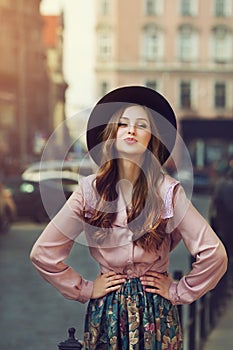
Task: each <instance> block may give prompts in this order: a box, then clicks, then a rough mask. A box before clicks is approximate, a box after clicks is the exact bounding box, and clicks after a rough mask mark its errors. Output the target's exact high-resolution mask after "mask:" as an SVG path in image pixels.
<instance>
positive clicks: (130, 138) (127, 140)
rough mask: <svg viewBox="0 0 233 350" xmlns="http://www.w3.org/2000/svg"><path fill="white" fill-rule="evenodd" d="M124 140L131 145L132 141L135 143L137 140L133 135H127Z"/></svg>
mask: <svg viewBox="0 0 233 350" xmlns="http://www.w3.org/2000/svg"><path fill="white" fill-rule="evenodd" d="M124 141H125V142H126V143H127V144H129V145H133V144H134V143H137V140H136V139H134V138H133V137H127V138H125V139H124Z"/></svg>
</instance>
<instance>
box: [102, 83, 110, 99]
mask: <svg viewBox="0 0 233 350" xmlns="http://www.w3.org/2000/svg"><path fill="white" fill-rule="evenodd" d="M108 90H109V86H108V83H107V82H106V81H102V82H101V83H100V96H104V95H106V93H107V92H108Z"/></svg>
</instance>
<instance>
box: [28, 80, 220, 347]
mask: <svg viewBox="0 0 233 350" xmlns="http://www.w3.org/2000/svg"><path fill="white" fill-rule="evenodd" d="M175 138H176V120H175V115H174V112H173V110H172V109H171V107H170V105H169V104H168V102H167V101H166V99H165V98H164V97H162V96H161V95H160V94H158V93H157V92H155V91H154V90H151V89H148V88H145V87H142V86H128V87H123V88H119V89H116V90H114V91H112V92H110V93H109V94H107V95H106V96H104V97H103V98H102V99H101V100H100V101H99V102H98V103H97V105H96V106H95V107H94V109H93V111H92V113H91V115H90V118H89V122H88V130H87V144H88V148H89V151H90V154H91V156H92V158H93V159H94V160H95V161H96V162H97V164H98V165H99V170H98V172H97V174H93V175H91V176H88V177H86V178H84V179H83V181H81V182H80V184H79V186H78V188H77V190H76V191H75V192H74V193H73V195H72V196H71V197H70V198H69V200H68V201H67V203H66V204H65V206H64V207H63V208H62V210H61V211H60V212H59V213H58V214H57V216H56V217H55V218H54V219H53V220H51V222H50V223H49V225H48V226H47V227H46V228H45V230H44V232H43V233H42V235H41V236H40V237H39V239H38V240H37V242H36V243H35V245H34V247H33V249H32V252H31V259H32V262H33V264H34V265H35V267H36V268H37V269H38V270H39V272H40V273H41V275H42V276H43V277H44V278H45V279H46V280H47V281H48V282H50V283H51V284H52V285H53V286H55V287H56V288H57V289H58V290H59V291H60V292H61V293H62V294H63V295H64V296H65V297H66V298H69V299H74V300H78V301H80V302H82V303H85V302H87V301H88V302H89V303H88V307H87V313H86V320H85V334H84V349H86V350H92V349H102V350H104V349H112V350H113V349H114V350H115V349H122V350H126V349H132V350H133V349H137V350H138V349H155V350H156V349H164V350H166V349H179V350H180V349H182V348H183V347H182V332H181V327H180V323H179V317H178V312H177V307H176V305H177V304H182V303H191V302H192V301H194V300H196V299H197V298H199V297H201V296H202V295H203V294H205V293H206V292H207V291H209V290H210V289H212V288H214V287H215V285H216V284H217V283H218V281H219V280H220V278H221V277H222V276H223V274H224V273H225V271H226V265H227V257H226V252H225V249H224V247H223V245H222V243H221V242H220V240H219V239H218V237H217V236H216V234H215V233H214V232H213V230H212V229H211V227H210V226H209V225H208V223H207V222H206V221H205V220H204V218H203V217H202V216H201V215H200V214H199V213H198V212H197V211H196V210H195V209H194V207H193V206H192V204H191V203H190V201H189V200H188V199H187V197H186V194H185V192H184V190H183V188H182V187H181V185H180V184H179V182H178V181H176V180H174V179H173V178H171V177H170V176H168V175H165V174H164V173H163V171H162V167H161V166H162V164H163V163H164V162H165V161H166V160H167V158H168V156H169V154H170V152H171V150H172V147H173V146H174V143H175ZM83 231H84V232H85V235H86V240H87V242H88V245H89V249H90V252H91V254H92V256H93V257H94V259H95V260H96V261H97V262H98V263H99V266H100V273H99V275H98V276H97V277H96V279H95V280H94V281H89V280H86V279H84V278H83V277H82V276H81V275H80V274H79V273H78V272H76V271H74V270H73V269H72V268H71V267H70V266H68V265H67V264H65V263H64V260H65V258H66V257H67V256H68V255H69V252H70V250H71V248H72V245H73V243H74V240H75V238H77V237H78V235H79V234H80V233H81V232H83ZM181 239H183V240H184V243H185V245H186V246H187V248H188V250H189V251H190V253H191V254H192V255H193V256H194V257H195V259H196V261H195V263H194V264H193V266H192V270H191V272H190V273H189V274H188V275H186V276H184V277H182V278H181V280H180V281H173V279H172V277H171V276H170V275H169V274H168V272H167V271H168V266H169V253H170V251H171V250H172V249H173V248H174V247H175V246H176V245H177V244H178V243H179V241H180V240H181Z"/></svg>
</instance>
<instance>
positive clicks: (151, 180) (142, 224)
mask: <svg viewBox="0 0 233 350" xmlns="http://www.w3.org/2000/svg"><path fill="white" fill-rule="evenodd" d="M127 107H128V106H127ZM127 107H125V108H122V109H120V110H118V111H117V112H116V113H114V114H113V116H112V117H111V119H110V121H109V123H108V124H107V126H106V127H105V129H104V132H103V135H102V140H103V148H102V162H101V164H102V165H101V166H100V168H99V170H98V173H97V177H96V179H95V180H96V183H95V186H96V190H97V193H98V200H97V206H96V208H95V209H94V210H93V211H92V213H91V216H90V215H85V214H86V211H85V210H84V212H83V217H84V218H85V221H86V222H87V223H88V224H89V225H91V227H93V234H94V235H95V238H96V240H97V242H98V243H101V242H103V241H104V239H105V238H106V235H108V234H109V232H110V230H109V229H110V228H111V227H112V225H113V223H114V221H115V219H116V216H117V208H116V205H117V198H118V193H117V183H118V181H119V180H120V179H119V172H118V162H117V151H116V148H115V139H116V134H117V130H118V122H119V120H120V117H121V116H122V114H123V112H124V110H125V109H126V108H127ZM142 107H143V108H144V109H145V110H146V113H147V115H148V118H149V120H150V126H151V139H150V142H149V144H148V150H146V151H145V157H144V160H143V163H142V165H141V166H140V173H139V176H138V178H137V180H136V182H135V183H134V185H133V193H132V205H131V207H130V208H127V222H128V227H129V228H130V230H131V231H132V232H133V233H134V237H133V239H134V244H136V245H139V246H141V247H142V248H143V249H144V250H146V251H151V250H154V249H158V248H159V246H160V245H161V244H162V242H163V239H164V237H165V233H164V232H165V226H166V220H163V219H162V217H161V212H162V208H163V201H162V199H161V197H160V195H159V191H158V182H159V181H162V179H161V174H162V172H161V164H160V162H159V158H160V156H162V153H163V146H162V144H161V142H160V141H159V138H158V131H157V128H156V125H155V122H154V118H153V117H152V115H151V112H150V110H149V109H148V108H147V107H144V106H142ZM89 214H90V213H89ZM97 227H98V229H97Z"/></svg>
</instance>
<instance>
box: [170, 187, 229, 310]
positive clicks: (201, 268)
mask: <svg viewBox="0 0 233 350" xmlns="http://www.w3.org/2000/svg"><path fill="white" fill-rule="evenodd" d="M170 225H171V226H173V228H174V229H175V230H174V240H175V241H176V240H179V239H180V238H182V239H183V241H184V243H185V245H186V247H187V249H188V250H189V252H190V253H191V254H192V255H193V257H194V258H195V262H194V263H193V264H192V269H191V271H190V273H189V274H188V275H186V276H184V277H183V278H182V279H181V280H180V281H179V282H173V283H172V285H171V287H170V290H169V292H170V299H171V301H172V302H173V303H174V304H188V303H191V302H193V301H194V300H196V299H198V298H200V297H201V296H202V295H204V294H205V293H207V292H208V291H210V290H211V289H213V288H214V287H215V286H216V284H217V283H218V282H219V280H220V279H221V277H222V276H223V275H224V273H225V272H226V269H227V255H226V251H225V248H224V246H223V244H222V242H221V241H220V240H219V238H218V237H217V235H216V234H215V232H214V231H213V230H212V228H211V227H210V226H209V224H208V223H207V221H206V220H205V219H204V218H203V217H202V216H201V215H200V214H199V212H198V211H197V210H196V209H195V208H194V207H193V205H192V204H191V203H190V201H189V200H188V199H187V198H186V195H185V192H184V190H183V188H182V187H181V186H178V188H177V191H176V194H175V200H174V216H173V218H172V220H171V223H170Z"/></svg>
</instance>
